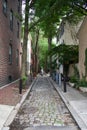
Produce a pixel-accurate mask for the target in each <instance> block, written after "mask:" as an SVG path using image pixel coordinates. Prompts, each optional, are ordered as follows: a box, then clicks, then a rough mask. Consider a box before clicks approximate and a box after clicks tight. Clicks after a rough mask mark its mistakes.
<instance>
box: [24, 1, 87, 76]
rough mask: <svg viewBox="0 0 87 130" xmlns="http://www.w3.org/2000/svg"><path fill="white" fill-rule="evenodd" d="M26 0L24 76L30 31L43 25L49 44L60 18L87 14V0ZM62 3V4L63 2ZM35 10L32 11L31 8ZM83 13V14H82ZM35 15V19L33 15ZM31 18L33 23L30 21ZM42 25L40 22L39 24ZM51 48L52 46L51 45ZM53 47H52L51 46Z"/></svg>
mask: <svg viewBox="0 0 87 130" xmlns="http://www.w3.org/2000/svg"><path fill="white" fill-rule="evenodd" d="M23 1H25V5H26V7H25V22H24V38H23V60H22V76H23V75H26V74H27V73H26V55H27V53H26V50H27V40H28V33H29V32H30V30H31V29H32V28H34V27H35V26H36V25H37V24H39V23H41V24H42V25H43V27H42V28H43V30H44V32H45V35H46V36H47V37H48V41H49V45H50V44H51V39H52V37H53V35H54V34H55V35H56V33H55V32H56V29H57V25H59V24H60V19H63V18H68V19H69V18H70V19H71V17H72V16H73V19H75V17H77V16H78V17H81V16H82V15H86V14H87V8H86V7H87V1H86V0H77V1H76V0H67V1H64V0H46V1H45V0H23ZM61 3H62V4H61ZM31 9H32V10H33V11H30V10H31ZM81 14H82V15H81ZM32 16H34V17H35V19H34V18H33V17H32ZM29 18H31V19H32V20H31V23H29ZM39 25H40V24H39ZM49 48H50V47H49ZM50 49H51V48H50Z"/></svg>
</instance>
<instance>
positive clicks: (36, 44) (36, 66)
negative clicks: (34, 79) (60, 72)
mask: <svg viewBox="0 0 87 130" xmlns="http://www.w3.org/2000/svg"><path fill="white" fill-rule="evenodd" d="M38 40H39V30H37V31H36V43H35V72H36V74H37V73H38Z"/></svg>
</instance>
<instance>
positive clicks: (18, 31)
mask: <svg viewBox="0 0 87 130" xmlns="http://www.w3.org/2000/svg"><path fill="white" fill-rule="evenodd" d="M17 37H18V38H19V22H17Z"/></svg>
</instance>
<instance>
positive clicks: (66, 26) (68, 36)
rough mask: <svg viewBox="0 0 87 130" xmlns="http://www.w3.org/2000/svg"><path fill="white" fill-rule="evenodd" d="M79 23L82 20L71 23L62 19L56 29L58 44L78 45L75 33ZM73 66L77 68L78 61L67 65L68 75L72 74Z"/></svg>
mask: <svg viewBox="0 0 87 130" xmlns="http://www.w3.org/2000/svg"><path fill="white" fill-rule="evenodd" d="M81 23H82V21H80V22H79V23H78V24H76V25H75V24H71V23H70V22H69V21H67V20H65V21H62V22H61V24H60V27H59V30H58V39H57V42H58V45H60V44H66V45H79V41H78V38H77V36H76V35H77V32H78V30H79V28H80V26H81ZM74 66H76V67H77V68H78V63H77V64H70V65H69V70H68V76H72V75H74Z"/></svg>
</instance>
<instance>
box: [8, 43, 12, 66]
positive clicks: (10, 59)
mask: <svg viewBox="0 0 87 130" xmlns="http://www.w3.org/2000/svg"><path fill="white" fill-rule="evenodd" d="M9 63H10V64H12V45H11V44H9Z"/></svg>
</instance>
